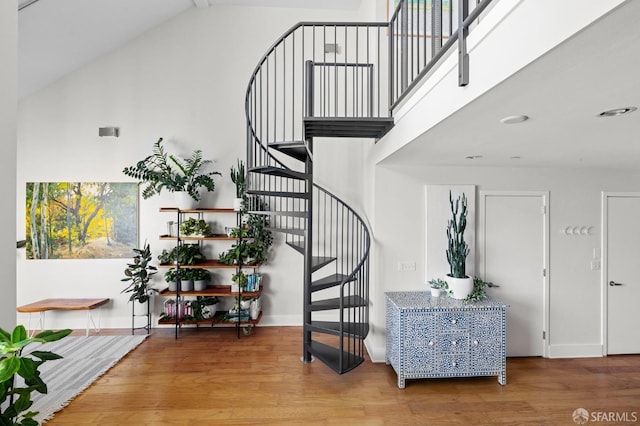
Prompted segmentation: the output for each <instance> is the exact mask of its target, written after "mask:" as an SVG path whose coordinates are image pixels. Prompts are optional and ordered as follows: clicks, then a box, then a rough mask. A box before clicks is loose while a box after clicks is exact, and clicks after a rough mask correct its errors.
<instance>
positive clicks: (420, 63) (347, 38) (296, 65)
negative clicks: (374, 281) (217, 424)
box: [245, 0, 490, 374]
mask: <svg viewBox="0 0 640 426" xmlns="http://www.w3.org/2000/svg"><path fill="white" fill-rule="evenodd" d="M434 1H435V3H434V7H433V9H431V10H432V11H433V13H431V15H430V17H429V18H427V14H426V8H423V9H420V10H421V11H420V12H419V13H420V15H418V14H413V13H414V12H411V13H412V14H411V15H410V12H409V9H410V7H412V6H411V4H410V3H408V2H407V1H406V0H401V1H400V4H399V5H398V7H397V8H396V11H395V13H394V14H393V16H392V17H391V21H390V22H383V23H323V22H301V23H298V24H296V25H295V26H293V27H292V28H291V29H290V30H288V31H287V32H286V33H285V34H284V35H283V36H282V37H280V38H279V39H278V40H277V41H276V42H275V43H274V44H273V45H272V46H271V47H270V48H269V49H268V51H267V52H266V54H265V55H264V56H263V57H262V58H261V59H260V61H259V62H258V65H257V66H256V68H255V70H254V72H253V74H252V75H251V78H250V82H249V86H248V88H247V92H246V98H245V110H246V117H247V123H246V124H247V147H246V149H247V175H248V176H247V194H248V195H249V200H248V204H249V205H248V210H249V212H250V213H253V214H262V215H267V216H269V225H270V230H272V231H275V232H282V233H284V234H285V235H286V244H287V245H289V246H290V247H291V248H292V249H293V250H295V251H297V252H299V253H300V254H302V255H303V258H304V261H303V262H304V273H303V280H302V281H303V285H304V290H303V293H304V301H303V306H304V309H303V312H304V314H303V316H304V318H303V334H304V336H303V347H302V354H303V355H302V360H303V361H304V362H311V360H312V359H313V358H316V359H319V360H321V361H322V362H324V363H325V364H326V365H328V366H329V367H330V368H332V369H333V370H334V371H336V372H337V373H339V374H342V373H345V372H348V371H350V370H352V369H353V368H355V367H357V366H358V365H359V364H361V363H362V362H363V361H364V339H365V338H366V337H367V334H368V332H369V262H370V260H369V254H370V245H371V238H370V234H369V230H368V229H367V226H366V224H365V223H364V221H363V220H362V218H361V217H360V216H359V215H358V213H356V212H355V211H354V210H353V209H352V208H351V207H349V206H348V205H347V204H345V203H344V202H343V201H342V200H341V199H340V198H338V197H337V196H335V195H334V194H332V193H331V192H330V191H329V190H327V189H325V188H323V187H321V186H319V185H318V184H316V183H315V182H314V167H313V166H314V144H321V143H323V140H322V139H320V140H317V138H327V137H329V138H374V139H379V138H381V137H382V136H383V135H384V134H385V133H387V132H388V131H389V130H390V129H391V127H393V118H392V117H391V113H390V111H392V110H393V108H394V106H395V105H397V104H398V103H399V102H400V101H401V100H402V98H403V97H404V96H405V95H406V94H407V93H408V91H410V90H411V88H412V87H413V86H415V84H416V83H417V82H418V81H419V80H420V79H421V78H422V77H423V76H424V73H426V72H427V71H428V69H429V68H431V67H432V66H433V64H434V63H435V61H437V60H438V59H439V58H440V57H441V56H442V53H443V52H444V51H445V50H446V48H448V47H447V46H450V45H452V44H453V42H455V41H456V40H457V37H458V31H457V30H456V31H455V32H453V30H454V27H455V25H454V23H453V19H452V16H453V12H452V9H449V12H448V17H449V18H448V19H449V21H450V22H449V26H448V31H447V32H446V34H444V35H443V28H446V22H444V24H443V18H446V17H447V15H446V13H445V15H443V11H446V8H443V3H442V1H441V0H440V1H439V0H434ZM468 1H469V0H458V2H460V3H458V2H454V7H455V8H458V4H461V5H463V6H462V7H460V8H459V9H460V13H459V16H460V20H459V25H460V27H461V28H463V29H465V31H462V32H461V34H462V35H463V36H464V37H466V35H467V33H468V26H469V25H470V24H471V22H472V20H473V19H475V18H476V17H477V14H479V13H480V11H481V9H484V7H485V6H486V5H483V3H486V4H488V3H489V2H490V0H483V1H481V2H478V1H476V10H474V12H475V17H474V16H471V15H474V13H472V14H469V7H468ZM478 3H479V4H478ZM415 10H416V11H417V10H419V9H415ZM416 13H417V12H416ZM422 14H424V16H423V15H422ZM427 19H430V20H431V21H429V22H431V26H430V28H429V29H428V27H429V26H428V25H427ZM421 20H422V21H421ZM420 22H422V24H421V23H420ZM414 23H415V24H416V28H415V30H414V27H413V25H414ZM419 28H421V30H420V31H423V32H421V33H416V32H417V31H418V30H419ZM427 29H428V30H429V33H428V34H427V33H426V32H424V31H427ZM415 35H417V37H414V36H415ZM464 37H463V40H464ZM443 38H448V41H447V43H446V44H445V45H444V46H443ZM459 45H460V48H464V49H466V44H464V43H462V42H461V43H459ZM463 53H464V55H466V52H463ZM464 55H461V57H464ZM467 64H468V61H467ZM461 85H462V83H461ZM345 143H348V141H345ZM332 154H335V155H340V153H339V152H336V153H332Z"/></svg>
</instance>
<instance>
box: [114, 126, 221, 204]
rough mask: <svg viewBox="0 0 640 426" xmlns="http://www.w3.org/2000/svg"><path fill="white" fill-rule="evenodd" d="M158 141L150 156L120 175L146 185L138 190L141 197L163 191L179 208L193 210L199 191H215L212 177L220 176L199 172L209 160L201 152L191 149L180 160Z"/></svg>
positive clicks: (198, 198) (198, 199)
mask: <svg viewBox="0 0 640 426" xmlns="http://www.w3.org/2000/svg"><path fill="white" fill-rule="evenodd" d="M162 140H163V139H162V138H160V139H158V141H157V142H156V143H155V144H154V145H153V152H152V154H151V155H149V156H148V157H146V158H144V159H142V160H140V161H138V162H137V163H136V165H135V166H129V167H125V168H124V169H123V170H122V172H123V173H124V174H125V175H127V176H129V177H132V178H135V179H138V180H139V181H140V182H143V183H146V184H147V186H146V187H145V188H144V189H143V190H142V197H143V198H145V199H147V198H149V197H151V196H153V195H155V194H160V192H161V191H162V189H163V188H164V189H167V190H168V191H170V192H173V193H175V194H176V203H177V204H178V208H179V209H181V210H188V209H193V208H195V207H197V205H198V202H199V201H200V198H201V194H200V191H201V190H202V189H206V190H207V191H214V190H215V182H214V181H213V176H214V175H220V173H219V172H204V171H203V169H204V168H205V167H206V166H207V165H209V164H211V160H203V159H202V151H201V150H199V149H198V150H195V151H194V152H193V153H192V154H191V157H189V158H185V159H180V158H178V157H176V156H174V155H171V154H168V153H167V152H166V151H165V150H164V147H163V146H162Z"/></svg>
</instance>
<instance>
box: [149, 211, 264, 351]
mask: <svg viewBox="0 0 640 426" xmlns="http://www.w3.org/2000/svg"><path fill="white" fill-rule="evenodd" d="M160 212H161V213H173V214H176V215H177V224H178V229H180V224H181V223H182V219H183V216H184V215H185V214H195V215H198V217H199V218H202V217H203V216H204V215H206V214H229V213H234V214H236V216H237V219H236V226H237V227H240V226H241V224H242V215H241V213H239V212H236V211H235V210H233V209H230V208H213V209H189V210H179V209H177V208H175V207H162V208H160ZM160 240H169V241H175V242H176V244H177V245H181V244H183V243H184V242H194V241H196V242H198V243H199V244H203V243H205V242H211V241H226V242H238V243H240V242H241V241H251V238H246V237H230V236H227V235H226V234H214V235H208V236H206V237H203V236H182V235H180V232H178V235H167V234H163V235H160ZM158 267H159V268H165V269H172V268H179V269H186V268H202V269H232V270H235V271H240V270H242V269H252V270H254V271H255V270H256V269H257V268H259V267H260V265H259V264H255V265H243V264H241V265H237V264H231V265H229V264H225V263H221V262H220V261H219V260H218V259H207V260H205V261H203V262H199V263H197V264H193V265H182V264H178V263H169V264H161V265H158ZM231 289H232V287H231V286H230V285H229V286H226V285H214V286H210V287H207V288H206V289H205V290H202V291H181V290H180V288H179V286H178V289H177V291H169V290H168V289H165V290H163V291H161V292H160V296H164V297H175V298H176V302H180V301H181V300H184V298H185V297H238V298H240V297H250V298H256V297H259V296H260V295H261V294H262V288H260V290H258V291H242V290H239V291H233V292H232V291H231ZM228 314H229V313H228V311H221V312H217V313H216V314H215V315H214V317H213V318H207V319H200V320H192V319H178V318H177V315H176V318H170V319H166V320H159V321H158V324H159V325H175V327H176V338H178V330H179V328H180V327H181V326H182V325H196V326H201V325H209V326H213V325H227V326H235V327H236V328H237V329H238V337H240V328H246V327H254V326H256V325H257V324H258V323H259V322H260V320H261V319H262V311H260V312H259V314H258V317H257V318H256V319H250V318H249V319H248V320H246V321H238V320H237V319H236V320H233V319H230V318H229V315H228ZM243 317H244V316H243ZM236 318H237V317H236Z"/></svg>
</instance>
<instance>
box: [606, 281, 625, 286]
mask: <svg viewBox="0 0 640 426" xmlns="http://www.w3.org/2000/svg"><path fill="white" fill-rule="evenodd" d="M609 285H610V286H611V287H614V286H618V285H622V283H617V282H615V281H609Z"/></svg>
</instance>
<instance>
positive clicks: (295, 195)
mask: <svg viewBox="0 0 640 426" xmlns="http://www.w3.org/2000/svg"><path fill="white" fill-rule="evenodd" d="M247 194H250V195H264V196H267V197H287V198H309V194H307V193H306V192H286V191H257V190H253V189H250V190H247Z"/></svg>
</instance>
